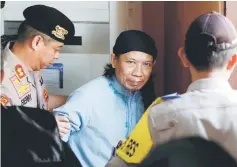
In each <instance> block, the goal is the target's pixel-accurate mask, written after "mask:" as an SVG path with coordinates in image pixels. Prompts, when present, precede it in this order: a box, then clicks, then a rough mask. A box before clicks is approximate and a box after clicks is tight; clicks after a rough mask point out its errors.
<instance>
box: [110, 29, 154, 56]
mask: <svg viewBox="0 0 237 167" xmlns="http://www.w3.org/2000/svg"><path fill="white" fill-rule="evenodd" d="M130 51H140V52H143V53H147V54H149V55H151V56H152V57H153V60H156V57H157V49H156V44H155V41H154V40H153V39H152V38H151V37H150V36H149V35H147V34H146V33H145V32H142V31H139V30H128V31H123V32H122V33H120V35H119V36H118V38H117V39H116V42H115V45H114V48H113V53H114V54H115V55H119V54H124V53H127V52H130Z"/></svg>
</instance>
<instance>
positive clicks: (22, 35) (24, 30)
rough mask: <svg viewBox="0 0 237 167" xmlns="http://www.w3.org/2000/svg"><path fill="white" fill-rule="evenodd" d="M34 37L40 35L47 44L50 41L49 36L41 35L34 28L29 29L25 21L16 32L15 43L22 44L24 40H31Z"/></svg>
mask: <svg viewBox="0 0 237 167" xmlns="http://www.w3.org/2000/svg"><path fill="white" fill-rule="evenodd" d="M36 35H40V36H42V37H43V39H44V41H45V42H46V43H47V42H49V41H51V40H53V39H52V38H50V37H49V36H47V35H45V34H43V33H41V32H40V31H38V30H36V29H35V28H33V27H31V26H30V25H28V24H27V22H26V20H25V21H23V22H22V23H21V25H20V26H19V28H18V32H17V41H19V42H24V41H25V40H27V39H29V38H33V37H35V36H36Z"/></svg>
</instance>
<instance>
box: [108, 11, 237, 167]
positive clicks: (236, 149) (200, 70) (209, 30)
mask: <svg viewBox="0 0 237 167" xmlns="http://www.w3.org/2000/svg"><path fill="white" fill-rule="evenodd" d="M178 55H179V57H180V59H181V62H182V63H183V65H184V67H187V68H189V70H190V72H191V76H192V83H191V84H190V85H189V87H188V89H187V92H186V93H184V94H182V95H180V96H178V95H175V96H173V95H172V96H169V97H166V98H165V99H166V100H165V101H164V100H163V99H164V97H163V98H158V99H157V100H156V101H155V102H154V103H153V104H152V105H151V106H150V108H149V109H148V110H147V111H146V112H145V114H144V115H143V117H142V118H141V120H140V121H139V123H138V124H137V126H136V127H135V129H134V130H133V132H132V133H131V134H130V137H129V138H128V139H127V140H125V141H124V142H122V144H121V146H120V147H119V148H118V150H117V151H116V153H117V155H118V156H117V157H115V158H113V159H112V160H111V161H110V162H109V163H108V164H107V167H116V166H119V167H124V166H133V165H135V166H136V165H137V164H139V163H140V162H141V161H142V160H143V159H144V158H145V157H146V156H147V155H148V153H149V152H150V150H151V149H152V148H154V147H155V146H157V145H158V147H159V145H160V144H161V143H163V142H165V141H168V140H172V139H176V138H180V137H187V136H199V137H202V138H204V139H207V140H213V141H215V142H217V143H219V144H220V145H221V146H222V147H224V148H225V150H227V151H228V152H229V153H230V154H231V155H232V156H233V157H234V158H235V159H237V145H236V141H237V122H236V118H237V91H236V90H233V89H232V88H231V86H230V85H229V82H228V79H229V77H230V75H231V73H232V71H233V69H234V67H235V65H236V62H237V33H236V29H235V28H234V25H233V24H232V23H231V22H230V20H228V19H227V18H226V17H225V16H223V15H221V14H219V13H216V12H210V13H206V14H203V15H201V16H199V17H198V18H197V19H196V20H194V21H193V22H192V24H191V25H190V27H189V29H188V31H187V33H186V39H185V47H184V48H180V49H179V51H178ZM210 156H211V155H210Z"/></svg>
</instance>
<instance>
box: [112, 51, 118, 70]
mask: <svg viewBox="0 0 237 167" xmlns="http://www.w3.org/2000/svg"><path fill="white" fill-rule="evenodd" d="M116 62H117V58H116V56H115V54H114V53H112V54H111V64H112V67H113V68H115V67H116Z"/></svg>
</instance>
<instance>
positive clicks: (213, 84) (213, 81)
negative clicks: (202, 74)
mask: <svg viewBox="0 0 237 167" xmlns="http://www.w3.org/2000/svg"><path fill="white" fill-rule="evenodd" d="M203 89H206V90H214V89H215V90H216V89H218V90H223V89H224V90H229V89H232V88H231V86H230V84H229V82H228V81H226V80H224V79H220V78H205V79H199V80H197V81H194V82H193V83H191V84H190V85H189V87H188V90H187V92H191V91H195V90H203Z"/></svg>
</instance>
